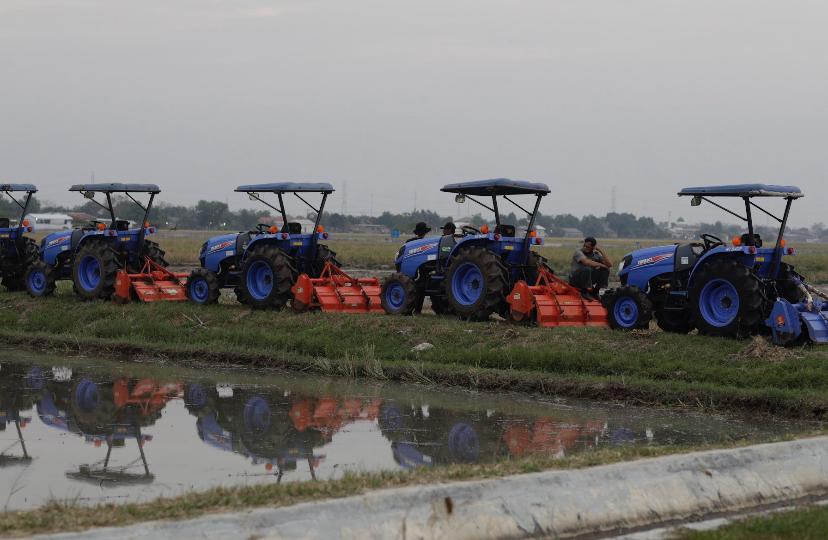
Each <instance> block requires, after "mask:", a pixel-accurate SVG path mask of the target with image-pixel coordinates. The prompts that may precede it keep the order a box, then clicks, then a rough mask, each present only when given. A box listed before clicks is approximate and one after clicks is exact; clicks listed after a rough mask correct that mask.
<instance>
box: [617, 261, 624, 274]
mask: <svg viewBox="0 0 828 540" xmlns="http://www.w3.org/2000/svg"><path fill="white" fill-rule="evenodd" d="M623 269H624V261H623V260H622V261H621V262H619V263H618V273H621V270H623Z"/></svg>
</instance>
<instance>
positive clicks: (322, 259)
mask: <svg viewBox="0 0 828 540" xmlns="http://www.w3.org/2000/svg"><path fill="white" fill-rule="evenodd" d="M326 262H330V263H331V264H333V265H334V266H336V267H337V268H339V267H341V266H342V264H341V263H340V262H339V261H338V260H336V252H335V251H332V250H331V249H330V248H329V247H328V246H326V245H325V244H319V245H318V246H317V251H316V259H314V261H313V264H312V265H311V270H312V271H313V275H312V276H311V277H314V278H318V277H319V275H320V274H321V273H322V269H323V268H325V263H326Z"/></svg>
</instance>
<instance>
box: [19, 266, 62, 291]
mask: <svg viewBox="0 0 828 540" xmlns="http://www.w3.org/2000/svg"><path fill="white" fill-rule="evenodd" d="M56 280H57V273H56V272H55V269H54V268H52V267H51V266H50V265H48V264H46V263H45V262H43V261H35V262H33V263H32V264H31V265H29V267H28V268H27V269H26V273H25V274H24V275H23V281H24V283H25V285H26V292H28V293H29V296H31V297H33V298H41V297H43V296H51V295H52V294H54V293H55V281H56Z"/></svg>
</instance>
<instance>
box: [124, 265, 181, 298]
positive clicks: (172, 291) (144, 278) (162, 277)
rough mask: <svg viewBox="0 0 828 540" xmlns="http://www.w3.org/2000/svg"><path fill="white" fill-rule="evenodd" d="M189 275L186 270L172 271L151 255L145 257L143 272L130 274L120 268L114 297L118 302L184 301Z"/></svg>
mask: <svg viewBox="0 0 828 540" xmlns="http://www.w3.org/2000/svg"><path fill="white" fill-rule="evenodd" d="M188 276H189V274H188V273H184V272H170V271H169V270H167V269H166V268H164V267H163V266H161V265H160V264H158V263H157V262H155V261H153V260H152V259H150V258H149V257H144V266H143V267H142V268H141V272H139V273H137V274H130V273H129V272H128V271H127V270H125V269H121V270H118V273H117V274H116V276H115V293H114V294H113V295H112V299H113V300H115V301H118V302H129V301H130V300H132V299H137V300H139V301H141V302H162V301H172V302H183V301H185V300H187V292H186V287H185V285H186V284H187V277H188Z"/></svg>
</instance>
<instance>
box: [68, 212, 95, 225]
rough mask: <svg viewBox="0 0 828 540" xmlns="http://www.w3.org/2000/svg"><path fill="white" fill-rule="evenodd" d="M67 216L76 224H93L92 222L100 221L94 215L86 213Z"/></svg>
mask: <svg viewBox="0 0 828 540" xmlns="http://www.w3.org/2000/svg"><path fill="white" fill-rule="evenodd" d="M67 215H68V216H69V217H70V218H72V221H73V222H74V223H91V222H92V220H94V219H98V218H96V217H95V216H93V215H92V214H87V213H86V212H67Z"/></svg>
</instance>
